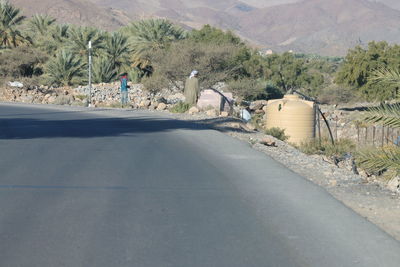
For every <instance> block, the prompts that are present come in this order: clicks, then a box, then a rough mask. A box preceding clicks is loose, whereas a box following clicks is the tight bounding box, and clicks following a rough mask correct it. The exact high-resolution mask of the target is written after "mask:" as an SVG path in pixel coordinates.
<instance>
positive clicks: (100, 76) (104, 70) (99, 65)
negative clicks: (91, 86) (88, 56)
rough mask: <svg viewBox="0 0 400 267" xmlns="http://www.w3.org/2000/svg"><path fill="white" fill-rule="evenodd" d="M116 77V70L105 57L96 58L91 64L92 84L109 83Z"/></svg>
mask: <svg viewBox="0 0 400 267" xmlns="http://www.w3.org/2000/svg"><path fill="white" fill-rule="evenodd" d="M116 77H117V70H116V69H115V67H114V64H113V62H112V61H110V60H109V59H108V58H106V57H104V56H103V57H100V58H97V59H96V60H95V61H94V64H93V82H95V83H109V82H112V81H113V80H115V78H116Z"/></svg>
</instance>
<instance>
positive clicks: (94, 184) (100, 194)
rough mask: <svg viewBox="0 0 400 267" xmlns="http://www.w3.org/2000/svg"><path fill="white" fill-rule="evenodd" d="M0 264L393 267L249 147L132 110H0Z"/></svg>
mask: <svg viewBox="0 0 400 267" xmlns="http://www.w3.org/2000/svg"><path fill="white" fill-rule="evenodd" d="M0 172H1V173H0V240H1V242H0V266H29V267H32V266H38V267H47V266H52V267H53V266H71V267H76V266H85V267H86V266H105V267H110V266H138V267H141V266H143V267H147V266H149V267H150V266H151V267H163V266H173V267H180V266H181V267H197V266H199V267H200V266H207V267H212V266H215V267H225V266H226V267H236V266H240V267H250V266H255V267H261V266H335V267H337V266H374V267H376V266H400V245H399V242H397V241H395V240H394V239H393V238H391V237H390V236H389V235H387V234H386V233H384V232H383V231H381V230H380V229H378V228H377V227H376V226H375V225H373V224H371V223H369V222H368V221H367V220H365V219H364V218H362V217H360V216H359V215H357V214H355V213H354V212H353V211H351V210H350V209H348V208H346V207H345V206H344V205H343V204H341V203H340V202H339V201H337V200H335V199H334V198H332V197H331V196H330V195H329V194H328V193H327V192H326V191H324V190H323V189H321V188H320V187H318V186H316V185H314V184H312V183H310V182H308V181H307V180H305V179H304V178H302V177H300V176H299V175H297V174H295V173H293V172H291V171H290V170H288V169H287V168H285V167H284V166H282V165H281V164H279V163H277V162H275V161H274V160H273V159H271V158H269V157H268V156H266V155H264V154H262V153H260V152H257V151H254V150H253V149H251V147H250V146H248V145H247V144H245V143H243V142H240V141H238V140H235V139H233V138H231V137H228V136H226V135H224V134H222V133H219V132H216V131H213V130H208V129H206V128H204V127H201V126H199V125H197V124H195V123H193V122H184V121H176V120H172V119H168V117H166V116H160V115H156V113H151V112H140V111H102V110H94V109H86V108H69V107H55V106H33V105H22V104H21V105H16V104H0Z"/></svg>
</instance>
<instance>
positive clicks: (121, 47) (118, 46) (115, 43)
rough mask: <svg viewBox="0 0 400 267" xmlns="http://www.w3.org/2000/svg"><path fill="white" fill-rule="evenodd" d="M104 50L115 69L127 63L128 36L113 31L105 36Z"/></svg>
mask: <svg viewBox="0 0 400 267" xmlns="http://www.w3.org/2000/svg"><path fill="white" fill-rule="evenodd" d="M104 50H105V53H106V55H107V57H108V58H109V60H110V61H111V63H112V66H113V68H114V69H116V70H119V68H120V67H121V65H123V64H126V63H127V61H128V59H127V56H128V54H129V53H130V52H131V49H130V47H129V43H128V38H127V37H126V36H125V35H123V34H122V33H119V32H114V33H112V35H111V36H109V37H108V38H107V40H106V42H105V46H104Z"/></svg>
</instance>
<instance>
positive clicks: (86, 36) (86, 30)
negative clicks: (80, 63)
mask: <svg viewBox="0 0 400 267" xmlns="http://www.w3.org/2000/svg"><path fill="white" fill-rule="evenodd" d="M89 41H91V42H92V49H93V54H94V55H96V54H98V53H99V50H100V49H103V47H104V44H103V41H104V33H103V32H101V31H99V30H98V29H96V28H91V27H74V28H72V29H71V30H70V32H69V45H68V47H69V49H70V51H71V52H73V53H76V54H79V55H80V56H85V55H87V53H88V43H89Z"/></svg>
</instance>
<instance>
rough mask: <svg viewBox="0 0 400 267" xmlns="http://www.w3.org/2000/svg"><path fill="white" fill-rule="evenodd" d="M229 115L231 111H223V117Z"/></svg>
mask: <svg viewBox="0 0 400 267" xmlns="http://www.w3.org/2000/svg"><path fill="white" fill-rule="evenodd" d="M228 116H229V112H227V111H222V112H221V117H228Z"/></svg>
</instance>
